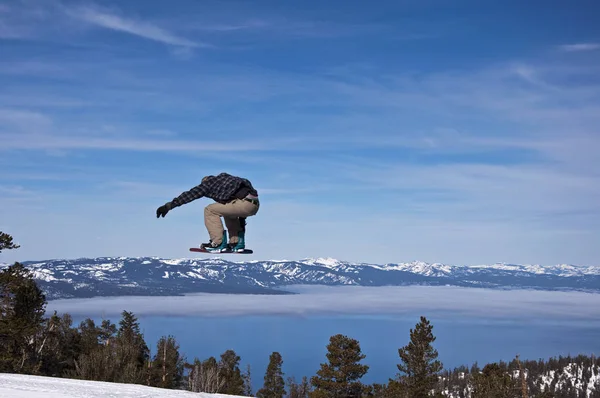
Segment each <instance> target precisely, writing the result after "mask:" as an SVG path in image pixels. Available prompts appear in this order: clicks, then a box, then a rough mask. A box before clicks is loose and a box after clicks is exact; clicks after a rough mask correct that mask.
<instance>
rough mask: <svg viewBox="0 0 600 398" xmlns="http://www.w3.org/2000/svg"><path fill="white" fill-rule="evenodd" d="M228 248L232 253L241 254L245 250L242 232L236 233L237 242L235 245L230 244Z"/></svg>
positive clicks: (243, 233)
mask: <svg viewBox="0 0 600 398" xmlns="http://www.w3.org/2000/svg"><path fill="white" fill-rule="evenodd" d="M229 248H230V249H231V251H233V252H240V253H241V252H243V251H244V249H245V248H246V242H245V232H244V231H240V232H238V241H237V243H231V244H230V245H229Z"/></svg>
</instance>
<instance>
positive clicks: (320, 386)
mask: <svg viewBox="0 0 600 398" xmlns="http://www.w3.org/2000/svg"><path fill="white" fill-rule="evenodd" d="M327 351H328V352H327V355H326V356H327V359H328V360H329V363H326V364H324V363H322V364H321V367H320V369H319V370H318V371H317V376H314V377H312V378H311V382H312V385H313V386H314V387H315V389H314V391H312V392H311V393H310V396H311V397H315V398H321V397H360V396H362V393H363V391H364V389H365V387H364V385H363V384H362V383H361V382H360V381H359V380H360V379H361V378H362V377H363V376H364V375H365V374H366V373H367V371H368V369H369V366H367V365H361V364H360V363H359V362H360V361H361V360H363V359H364V358H365V357H366V356H365V355H363V354H362V353H361V349H360V344H359V342H358V341H357V340H354V339H351V338H349V337H347V336H344V335H341V334H337V335H334V336H331V338H330V339H329V344H328V345H327Z"/></svg>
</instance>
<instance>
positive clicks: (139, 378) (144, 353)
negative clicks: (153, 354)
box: [103, 311, 150, 384]
mask: <svg viewBox="0 0 600 398" xmlns="http://www.w3.org/2000/svg"><path fill="white" fill-rule="evenodd" d="M121 316H122V317H121V320H120V322H119V330H118V331H117V336H116V339H115V346H114V347H113V349H114V350H115V357H116V361H117V363H116V367H117V368H118V369H119V372H118V373H117V374H116V379H115V381H116V382H119V383H134V384H135V383H143V382H144V380H145V379H146V377H145V373H146V372H147V368H146V366H145V365H146V364H147V361H148V360H149V359H150V351H149V349H148V346H147V345H146V342H145V341H144V337H143V335H142V333H141V332H140V325H139V323H138V320H137V318H136V317H135V315H134V314H133V313H131V312H129V311H123V312H122V313H121ZM103 325H104V323H103ZM107 326H109V327H110V323H108V325H107Z"/></svg>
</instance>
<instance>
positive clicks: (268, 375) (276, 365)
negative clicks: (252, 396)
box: [256, 352, 285, 398]
mask: <svg viewBox="0 0 600 398" xmlns="http://www.w3.org/2000/svg"><path fill="white" fill-rule="evenodd" d="M282 365H283V359H282V358H281V354H279V353H278V352H273V353H272V354H271V356H270V357H269V365H268V366H267V371H266V372H265V378H264V384H263V388H261V389H260V390H258V392H257V393H256V396H257V397H259V398H283V396H284V395H285V380H284V379H283V371H282V370H281V367H282Z"/></svg>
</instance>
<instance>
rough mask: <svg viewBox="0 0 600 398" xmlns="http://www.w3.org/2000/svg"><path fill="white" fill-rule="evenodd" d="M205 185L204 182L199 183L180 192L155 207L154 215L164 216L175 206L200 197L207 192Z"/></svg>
mask: <svg viewBox="0 0 600 398" xmlns="http://www.w3.org/2000/svg"><path fill="white" fill-rule="evenodd" d="M207 189H208V188H207V186H206V185H205V184H200V185H197V186H195V187H194V188H192V189H190V190H189V191H185V192H183V193H181V195H179V196H178V197H176V198H174V199H173V200H172V201H170V202H167V203H165V204H164V205H162V206H160V207H159V208H158V209H156V217H157V218H158V217H164V216H166V215H167V213H168V212H169V211H170V210H171V209H174V208H175V207H178V206H181V205H184V204H186V203H189V202H191V201H193V200H196V199H200V198H201V197H203V196H205V195H206V193H207Z"/></svg>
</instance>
